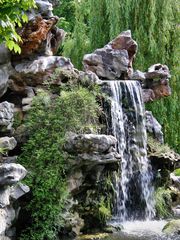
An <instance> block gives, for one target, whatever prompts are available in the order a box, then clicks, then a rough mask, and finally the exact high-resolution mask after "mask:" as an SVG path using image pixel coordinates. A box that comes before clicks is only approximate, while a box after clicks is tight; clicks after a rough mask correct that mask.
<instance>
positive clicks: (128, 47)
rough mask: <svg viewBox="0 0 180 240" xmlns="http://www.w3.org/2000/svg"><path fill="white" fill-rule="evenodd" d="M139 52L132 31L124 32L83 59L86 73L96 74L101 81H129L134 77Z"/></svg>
mask: <svg viewBox="0 0 180 240" xmlns="http://www.w3.org/2000/svg"><path fill="white" fill-rule="evenodd" d="M136 52H137V43H136V42H135V41H134V40H133V39H132V38H131V31H129V30H128V31H126V32H122V33H121V34H120V35H119V36H118V37H117V38H115V39H114V40H112V41H111V42H110V43H108V44H107V45H106V46H104V47H103V48H101V49H97V50H95V52H94V53H91V54H86V55H85V56H84V59H83V64H84V68H85V70H86V71H92V72H94V73H96V75H97V76H98V77H100V78H101V79H112V80H113V79H128V78H130V77H131V75H132V72H133V70H132V62H133V59H134V57H135V54H136Z"/></svg>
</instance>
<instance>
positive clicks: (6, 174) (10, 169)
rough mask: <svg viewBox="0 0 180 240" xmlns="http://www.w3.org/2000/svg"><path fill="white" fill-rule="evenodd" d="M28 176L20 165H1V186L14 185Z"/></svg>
mask: <svg viewBox="0 0 180 240" xmlns="http://www.w3.org/2000/svg"><path fill="white" fill-rule="evenodd" d="M26 174H27V171H26V169H25V168H24V167H23V166H21V165H20V164H16V163H4V164H2V165H0V186H7V185H13V184H16V183H18V182H19V181H20V180H22V179H23V178H24V177H25V176H26Z"/></svg>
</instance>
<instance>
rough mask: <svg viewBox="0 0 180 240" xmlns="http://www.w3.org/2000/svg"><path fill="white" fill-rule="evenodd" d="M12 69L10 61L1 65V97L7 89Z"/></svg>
mask: <svg viewBox="0 0 180 240" xmlns="http://www.w3.org/2000/svg"><path fill="white" fill-rule="evenodd" d="M0 58H1V57H0ZM10 69H11V65H10V63H6V64H3V65H0V97H2V96H3V95H4V94H5V92H6V91H7V87H8V79H9V74H10Z"/></svg>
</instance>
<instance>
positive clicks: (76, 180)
mask: <svg viewBox="0 0 180 240" xmlns="http://www.w3.org/2000/svg"><path fill="white" fill-rule="evenodd" d="M83 179H84V177H83V174H82V171H81V170H77V171H75V172H74V171H73V174H71V175H70V176H69V177H68V180H67V183H68V191H69V192H74V191H77V190H78V189H79V187H80V186H81V185H82V183H83Z"/></svg>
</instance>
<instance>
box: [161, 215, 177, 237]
mask: <svg viewBox="0 0 180 240" xmlns="http://www.w3.org/2000/svg"><path fill="white" fill-rule="evenodd" d="M163 233H166V234H177V235H180V219H177V220H171V221H170V222H168V223H167V224H166V225H165V226H164V228H163ZM177 239H179V237H178V236H177Z"/></svg>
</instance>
